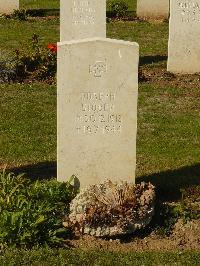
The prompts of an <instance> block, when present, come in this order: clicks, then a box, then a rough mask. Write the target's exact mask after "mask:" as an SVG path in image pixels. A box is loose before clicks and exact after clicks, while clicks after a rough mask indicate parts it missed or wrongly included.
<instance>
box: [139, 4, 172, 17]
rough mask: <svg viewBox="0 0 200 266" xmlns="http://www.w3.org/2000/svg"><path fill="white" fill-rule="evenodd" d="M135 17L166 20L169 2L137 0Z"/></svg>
mask: <svg viewBox="0 0 200 266" xmlns="http://www.w3.org/2000/svg"><path fill="white" fill-rule="evenodd" d="M137 16H138V17H140V18H147V19H148V18H150V19H167V18H168V16H169V0H138V1H137Z"/></svg>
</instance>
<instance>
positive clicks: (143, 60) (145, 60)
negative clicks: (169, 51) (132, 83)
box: [140, 55, 167, 66]
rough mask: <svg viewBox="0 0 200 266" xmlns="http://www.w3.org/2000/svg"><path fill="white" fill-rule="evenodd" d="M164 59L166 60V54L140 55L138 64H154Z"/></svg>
mask: <svg viewBox="0 0 200 266" xmlns="http://www.w3.org/2000/svg"><path fill="white" fill-rule="evenodd" d="M166 60H167V56H166V55H153V56H149V55H147V56H142V57H140V66H143V65H150V64H155V63H158V62H161V61H166Z"/></svg>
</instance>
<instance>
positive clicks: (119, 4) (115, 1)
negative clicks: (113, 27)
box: [108, 0, 128, 18]
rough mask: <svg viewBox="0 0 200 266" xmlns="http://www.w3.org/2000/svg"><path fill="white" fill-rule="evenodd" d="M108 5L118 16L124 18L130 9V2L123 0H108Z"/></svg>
mask: <svg viewBox="0 0 200 266" xmlns="http://www.w3.org/2000/svg"><path fill="white" fill-rule="evenodd" d="M108 7H109V9H110V10H111V12H113V13H114V15H115V16H116V17H118V18H122V17H124V16H125V15H126V12H127V10H128V4H127V3H126V2H125V1H123V0H112V1H109V2H108Z"/></svg>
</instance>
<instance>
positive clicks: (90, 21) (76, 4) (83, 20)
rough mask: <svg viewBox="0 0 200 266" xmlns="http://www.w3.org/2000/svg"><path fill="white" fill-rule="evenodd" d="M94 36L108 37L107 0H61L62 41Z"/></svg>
mask: <svg viewBox="0 0 200 266" xmlns="http://www.w3.org/2000/svg"><path fill="white" fill-rule="evenodd" d="M92 37H102V38H104V37H106V0H61V1H60V39H61V41H71V40H77V39H84V38H92Z"/></svg>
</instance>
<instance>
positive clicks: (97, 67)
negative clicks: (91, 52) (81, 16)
mask: <svg viewBox="0 0 200 266" xmlns="http://www.w3.org/2000/svg"><path fill="white" fill-rule="evenodd" d="M89 72H90V73H92V74H93V75H94V77H95V78H100V77H101V76H102V75H103V73H105V72H107V65H106V62H105V61H96V62H95V64H94V65H90V67H89Z"/></svg>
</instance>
